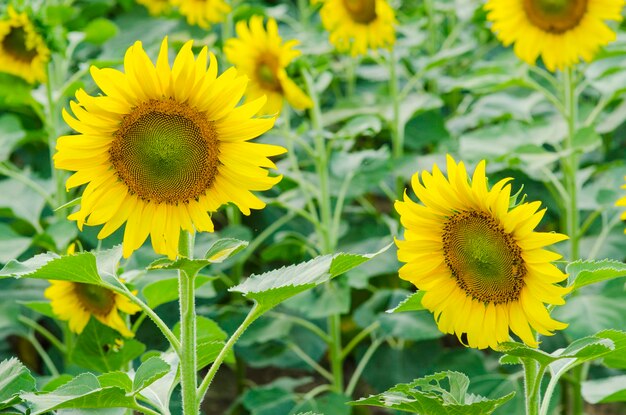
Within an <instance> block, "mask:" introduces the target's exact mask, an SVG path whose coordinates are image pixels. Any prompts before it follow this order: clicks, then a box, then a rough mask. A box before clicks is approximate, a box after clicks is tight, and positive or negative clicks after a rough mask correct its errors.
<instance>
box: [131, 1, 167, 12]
mask: <svg viewBox="0 0 626 415" xmlns="http://www.w3.org/2000/svg"><path fill="white" fill-rule="evenodd" d="M137 3H139V4H141V5H142V6H144V7H145V8H146V9H148V13H150V14H151V15H152V16H160V15H162V14H165V13H167V12H168V11H169V10H170V9H171V7H172V4H171V3H170V0H137Z"/></svg>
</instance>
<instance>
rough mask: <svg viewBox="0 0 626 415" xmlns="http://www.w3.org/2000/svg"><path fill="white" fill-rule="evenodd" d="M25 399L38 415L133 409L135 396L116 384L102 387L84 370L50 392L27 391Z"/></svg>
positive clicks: (34, 414)
mask: <svg viewBox="0 0 626 415" xmlns="http://www.w3.org/2000/svg"><path fill="white" fill-rule="evenodd" d="M22 399H24V400H25V401H28V402H29V403H30V405H31V410H32V412H31V414H32V415H38V414H43V413H46V412H48V411H52V410H55V409H64V408H68V409H69V408H132V407H134V406H135V405H136V403H135V399H134V398H133V397H129V396H126V391H125V390H124V389H122V388H119V387H117V386H106V387H103V386H102V385H101V384H100V382H99V380H98V378H96V376H94V375H93V374H91V373H83V374H81V375H79V376H77V377H75V378H74V379H72V380H71V381H69V382H68V383H66V384H64V385H62V386H60V387H59V388H57V389H55V390H54V391H52V392H48V393H25V394H22Z"/></svg>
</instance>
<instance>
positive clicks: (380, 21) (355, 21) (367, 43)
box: [313, 0, 396, 56]
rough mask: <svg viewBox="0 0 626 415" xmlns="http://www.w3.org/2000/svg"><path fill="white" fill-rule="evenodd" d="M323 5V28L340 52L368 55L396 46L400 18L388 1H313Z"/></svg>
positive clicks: (321, 13) (321, 14)
mask: <svg viewBox="0 0 626 415" xmlns="http://www.w3.org/2000/svg"><path fill="white" fill-rule="evenodd" d="M320 2H323V6H322V9H321V11H320V16H321V18H322V24H323V25H324V28H325V29H326V30H328V31H329V32H330V43H332V44H333V45H334V46H335V47H336V48H337V50H338V51H339V52H350V54H351V55H352V56H358V55H365V54H366V53H367V51H368V49H372V50H376V49H380V48H385V49H390V48H391V47H393V45H394V43H395V42H396V32H395V27H394V26H395V25H396V17H395V14H394V11H393V9H392V8H391V6H390V5H389V3H387V0H313V3H320Z"/></svg>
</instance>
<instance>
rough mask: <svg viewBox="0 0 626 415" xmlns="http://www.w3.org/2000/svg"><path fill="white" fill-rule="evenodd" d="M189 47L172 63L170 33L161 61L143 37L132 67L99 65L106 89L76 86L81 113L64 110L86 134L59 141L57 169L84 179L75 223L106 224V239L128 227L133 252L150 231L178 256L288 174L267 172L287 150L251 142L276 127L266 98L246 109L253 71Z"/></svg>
mask: <svg viewBox="0 0 626 415" xmlns="http://www.w3.org/2000/svg"><path fill="white" fill-rule="evenodd" d="M191 48H192V42H191V41H189V42H187V43H185V45H184V46H183V47H182V49H181V50H180V52H179V53H178V55H177V56H176V59H175V60H174V64H173V66H170V63H169V57H168V44H167V38H165V39H164V40H163V42H162V44H161V49H160V52H159V56H158V59H157V62H156V66H155V65H154V64H153V63H152V62H151V61H150V58H149V57H148V55H147V54H146V52H145V51H144V50H143V48H142V45H141V43H140V42H136V43H135V44H134V45H133V46H132V47H130V48H129V49H128V51H127V52H126V55H125V57H124V70H125V72H120V71H118V70H115V69H109V68H104V69H98V68H96V67H92V68H91V75H92V77H93V79H94V81H95V82H96V84H97V85H98V86H99V87H100V89H101V90H102V92H103V95H98V96H90V95H88V94H87V93H86V92H85V91H83V90H82V89H81V90H78V91H77V93H76V102H70V108H71V110H72V112H73V113H74V115H73V116H72V115H70V114H69V113H67V112H66V111H64V112H63V117H64V119H65V121H66V122H67V123H68V124H69V125H70V126H71V127H72V128H73V129H74V130H76V131H77V132H78V133H79V134H78V135H67V136H63V137H60V138H59V139H58V141H57V153H56V154H55V155H54V162H55V166H56V167H57V168H59V169H65V170H71V171H75V173H74V174H73V175H72V176H71V177H70V178H69V179H68V180H67V183H66V186H67V188H68V189H71V188H74V187H77V186H81V185H84V184H86V187H85V188H84V191H83V193H82V199H81V204H80V208H79V210H78V211H76V212H74V213H72V214H71V215H70V216H69V219H71V220H75V221H76V222H77V224H78V227H79V228H80V229H81V230H82V228H83V225H84V224H87V225H89V226H96V225H104V226H103V227H102V229H101V230H100V233H99V234H98V238H100V239H102V238H106V237H107V236H109V235H111V234H112V233H113V232H115V231H116V230H117V229H118V228H120V227H121V226H122V225H123V224H124V223H125V224H126V225H125V229H124V240H123V254H124V256H125V257H128V256H129V255H130V254H131V253H132V252H133V251H134V250H136V249H138V248H139V247H140V246H141V245H142V244H143V243H144V241H145V240H146V239H147V237H148V236H150V239H151V241H152V246H153V248H154V250H155V251H156V252H157V253H160V254H165V255H167V256H168V257H170V258H175V257H176V256H177V254H178V240H179V235H180V231H181V229H182V230H185V231H189V232H193V231H194V230H197V231H200V232H212V231H213V223H212V221H211V216H210V214H209V212H214V211H216V210H217V209H218V208H219V207H220V206H221V205H224V204H226V203H230V202H232V203H234V204H235V205H236V206H237V207H238V208H239V209H240V210H241V211H242V212H243V213H244V214H246V215H248V214H250V209H262V208H263V207H265V203H264V202H263V201H261V200H260V199H259V198H258V197H256V196H255V195H254V194H253V193H252V191H261V190H267V189H269V188H271V187H272V186H273V185H275V184H276V183H278V182H279V181H280V180H281V178H282V176H278V177H271V176H269V172H268V170H267V168H276V166H275V165H274V163H273V162H272V161H271V160H270V159H269V157H270V156H275V155H278V154H282V153H284V152H285V149H284V148H283V147H279V146H274V145H267V144H259V143H251V142H249V140H251V139H253V138H255V137H258V136H259V135H261V134H263V133H265V132H266V131H268V130H269V129H270V128H272V126H273V125H274V118H256V117H255V114H257V113H258V112H259V110H260V109H261V108H262V107H263V106H264V105H265V98H259V99H257V100H255V101H252V102H249V103H247V104H245V105H241V106H238V104H239V102H240V101H241V99H242V97H243V94H244V91H245V90H246V87H247V83H248V79H247V77H245V76H239V74H238V72H237V70H236V69H235V68H229V69H228V70H227V71H226V72H224V73H223V74H221V75H220V76H218V69H217V61H216V58H215V56H214V55H213V54H209V53H208V51H207V48H206V47H205V48H203V49H202V50H201V51H200V53H199V55H198V57H197V59H195V58H194V54H193V52H192V50H191ZM207 60H208V61H209V62H207ZM207 63H208V66H207Z"/></svg>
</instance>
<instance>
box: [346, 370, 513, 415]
mask: <svg viewBox="0 0 626 415" xmlns="http://www.w3.org/2000/svg"><path fill="white" fill-rule="evenodd" d="M446 382H447V383H448V385H449V387H448V388H446V385H445V384H446ZM468 386H469V378H468V377H467V376H466V375H464V374H463V373H459V372H450V371H448V372H440V373H436V374H434V375H430V376H425V377H423V378H420V379H416V380H414V381H413V382H411V383H403V384H399V385H396V386H394V387H392V388H391V389H389V390H387V391H386V392H383V393H380V394H378V395H373V396H370V397H368V398H362V399H359V400H358V401H354V402H350V404H351V405H370V406H378V407H383V408H390V409H393V410H397V411H404V412H410V413H415V414H421V415H430V414H437V415H489V414H491V413H492V412H493V411H495V410H496V409H497V408H498V407H500V406H501V405H502V404H504V403H505V402H506V401H508V400H509V399H511V398H512V397H513V395H514V393H513V392H511V393H509V394H508V395H505V396H502V397H500V398H497V399H487V398H485V397H482V396H478V395H473V394H471V393H468V392H467V389H468Z"/></svg>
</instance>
